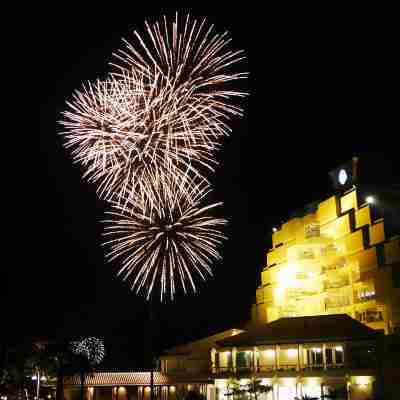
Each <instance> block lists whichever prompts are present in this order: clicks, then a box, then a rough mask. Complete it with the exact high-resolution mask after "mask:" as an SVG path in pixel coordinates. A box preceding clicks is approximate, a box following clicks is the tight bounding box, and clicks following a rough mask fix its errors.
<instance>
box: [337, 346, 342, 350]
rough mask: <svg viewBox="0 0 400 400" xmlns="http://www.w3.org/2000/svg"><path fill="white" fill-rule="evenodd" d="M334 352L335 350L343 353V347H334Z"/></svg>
mask: <svg viewBox="0 0 400 400" xmlns="http://www.w3.org/2000/svg"><path fill="white" fill-rule="evenodd" d="M335 350H336V351H343V347H342V346H336V347H335Z"/></svg>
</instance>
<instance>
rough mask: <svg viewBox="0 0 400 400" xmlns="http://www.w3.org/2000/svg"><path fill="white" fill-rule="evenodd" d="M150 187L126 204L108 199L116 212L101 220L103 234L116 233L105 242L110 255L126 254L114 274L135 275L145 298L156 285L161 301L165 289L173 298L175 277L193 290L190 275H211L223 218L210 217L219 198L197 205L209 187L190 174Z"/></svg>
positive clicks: (134, 287)
mask: <svg viewBox="0 0 400 400" xmlns="http://www.w3.org/2000/svg"><path fill="white" fill-rule="evenodd" d="M148 190H149V191H151V192H152V193H151V194H150V195H148V193H147V192H146V193H143V195H142V196H141V197H139V198H138V197H137V198H135V199H131V198H128V199H126V207H125V206H122V205H120V204H118V203H112V206H113V208H114V210H115V211H113V212H111V213H109V214H110V215H112V216H113V218H114V219H112V220H108V221H104V222H105V223H106V228H105V229H106V232H105V235H112V236H114V237H116V238H114V239H113V240H110V241H108V242H106V243H105V244H110V245H111V251H110V252H109V254H108V258H109V260H110V261H111V260H114V259H116V258H119V257H124V259H123V261H122V267H121V268H120V270H119V273H118V275H121V274H123V276H124V278H123V279H124V280H126V279H127V278H129V277H130V276H131V275H134V277H133V283H132V285H131V289H132V290H135V291H136V293H139V292H140V291H143V292H146V298H147V300H149V299H150V295H151V293H152V291H153V289H154V288H155V287H157V288H158V289H159V292H160V298H161V301H163V299H164V296H165V295H166V293H167V292H169V295H170V298H171V300H172V299H173V297H174V294H175V291H176V284H175V281H176V280H177V282H178V284H180V286H181V288H182V289H183V292H184V293H187V291H188V289H191V290H193V291H194V292H196V285H195V281H194V276H195V275H196V276H197V277H200V278H201V279H202V280H205V279H206V277H205V274H208V275H212V270H211V267H210V265H211V263H212V260H213V259H214V260H219V259H221V256H220V254H219V252H218V251H217V247H218V245H220V244H221V242H222V240H223V239H226V237H225V236H224V235H223V234H221V232H220V231H218V230H217V228H218V227H219V226H223V225H225V224H226V223H227V221H226V220H225V219H220V218H214V217H213V216H212V215H211V211H212V210H213V209H215V208H216V207H218V206H220V205H221V204H222V203H214V204H211V205H208V206H201V205H200V204H201V201H202V200H203V198H204V196H206V195H207V194H208V193H209V192H210V191H211V189H210V187H209V185H208V184H205V183H204V182H201V183H200V184H193V183H192V182H191V181H190V180H188V179H180V180H173V181H170V182H164V183H163V184H157V185H153V188H148ZM187 192H190V195H189V197H190V198H191V199H192V201H189V200H187V196H186V195H185V194H186V193H187ZM124 202H125V201H124Z"/></svg>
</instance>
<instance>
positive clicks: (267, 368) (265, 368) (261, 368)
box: [214, 363, 345, 374]
mask: <svg viewBox="0 0 400 400" xmlns="http://www.w3.org/2000/svg"><path fill="white" fill-rule="evenodd" d="M344 367H345V365H344V363H336V364H334V363H327V364H326V369H327V370H331V369H341V368H344ZM299 370H301V371H321V370H324V364H322V363H321V364H307V365H300V367H299ZM283 371H285V372H295V371H297V365H296V364H279V365H278V367H276V366H275V365H258V366H255V367H236V369H235V370H234V368H233V367H216V368H214V373H215V374H224V373H239V374H240V373H252V372H256V373H261V372H283Z"/></svg>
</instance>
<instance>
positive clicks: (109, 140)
mask: <svg viewBox="0 0 400 400" xmlns="http://www.w3.org/2000/svg"><path fill="white" fill-rule="evenodd" d="M160 79H161V78H160V76H159V75H157V76H156V77H155V78H154V81H152V82H149V81H148V80H147V78H145V77H144V76H143V75H140V74H139V75H138V74H135V73H133V72H132V73H130V74H129V75H124V78H123V79H121V78H120V79H118V80H117V79H115V78H110V79H109V80H107V81H98V82H97V83H96V84H95V85H92V84H90V83H89V84H88V85H87V86H84V87H83V89H82V90H81V91H76V92H75V94H74V96H73V101H72V102H69V103H67V104H68V105H69V108H70V110H69V111H66V112H64V117H65V120H64V121H61V123H62V124H63V126H64V127H65V128H66V131H65V132H63V135H64V137H65V145H66V147H71V148H72V149H73V151H72V155H73V157H74V159H75V161H76V162H79V163H81V164H82V165H83V166H84V167H85V168H86V170H85V174H84V177H87V178H88V179H89V180H92V181H94V182H96V183H98V191H99V194H100V196H101V197H103V198H106V199H111V198H113V197H114V200H115V198H117V199H121V198H126V197H134V194H135V192H138V191H141V190H143V189H144V187H145V186H148V183H149V181H150V180H151V179H153V178H154V177H156V178H157V179H162V177H163V176H166V175H170V174H174V175H177V174H181V173H183V172H184V173H186V172H187V171H189V173H190V174H192V175H193V176H202V173H201V172H200V170H199V169H198V167H199V166H202V167H205V168H206V169H209V170H213V166H214V165H215V164H216V161H215V159H214V153H215V151H216V149H218V147H219V145H220V143H219V138H220V137H221V136H225V135H227V134H228V132H229V127H228V126H227V125H226V123H225V122H223V121H222V119H221V115H220V113H219V112H218V111H216V110H210V109H208V108H207V106H206V105H205V104H202V102H201V101H200V100H198V101H191V102H189V101H188V99H187V97H186V96H184V95H183V96H180V97H179V96H176V95H175V93H174V92H173V89H172V88H171V87H170V86H167V87H165V86H163V85H162V84H161V83H160ZM203 169H204V168H203ZM128 187H129V188H130V191H129V193H127V188H128Z"/></svg>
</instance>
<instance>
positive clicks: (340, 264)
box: [253, 190, 400, 331]
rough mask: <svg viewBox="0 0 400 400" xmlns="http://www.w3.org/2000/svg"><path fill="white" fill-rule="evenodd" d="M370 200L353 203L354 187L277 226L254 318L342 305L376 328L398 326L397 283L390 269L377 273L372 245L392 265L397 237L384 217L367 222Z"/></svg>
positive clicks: (337, 309)
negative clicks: (387, 233)
mask: <svg viewBox="0 0 400 400" xmlns="http://www.w3.org/2000/svg"><path fill="white" fill-rule="evenodd" d="M370 207H371V205H368V204H365V205H363V206H362V207H361V208H358V200H357V191H356V190H352V191H350V192H349V193H345V194H343V195H342V196H332V197H330V198H329V199H327V200H325V201H323V202H321V203H320V204H319V205H318V207H317V210H316V212H315V213H310V214H307V215H304V216H303V217H296V218H292V219H291V220H289V221H288V222H286V223H285V224H283V225H282V226H281V227H277V231H276V232H274V233H273V235H272V241H273V248H272V249H271V250H270V251H269V252H268V253H267V265H266V267H265V268H264V269H263V270H262V272H261V286H260V288H258V289H257V307H256V309H254V310H253V319H254V318H256V319H257V320H258V322H266V321H268V322H270V321H273V320H275V319H278V318H281V317H290V316H303V315H320V314H328V313H343V312H345V313H348V314H349V315H351V316H352V317H356V318H358V319H359V320H361V322H363V323H365V324H367V325H369V326H371V327H373V328H377V329H381V328H384V329H385V330H386V331H390V330H391V329H392V328H391V327H392V326H395V325H399V324H400V311H399V313H397V312H396V311H395V310H394V308H395V307H397V309H400V304H399V301H398V298H399V297H400V288H399V289H398V290H395V289H394V288H393V287H392V279H391V278H390V276H391V275H390V274H389V275H388V274H387V273H383V272H382V273H380V268H382V266H378V262H379V259H380V258H379V257H378V256H377V249H376V246H377V245H379V246H382V245H383V246H384V247H383V253H384V258H385V266H384V268H394V266H395V264H396V263H398V264H400V246H399V239H396V240H390V241H386V242H385V240H386V238H385V230H384V221H383V220H379V221H371V209H370ZM381 253H382V251H381V250H380V254H381ZM397 267H398V268H400V266H399V265H397ZM388 276H389V278H388Z"/></svg>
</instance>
